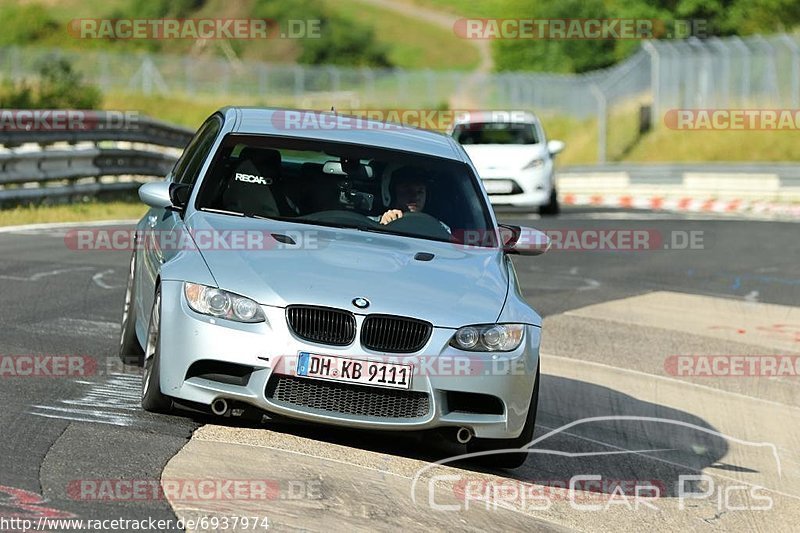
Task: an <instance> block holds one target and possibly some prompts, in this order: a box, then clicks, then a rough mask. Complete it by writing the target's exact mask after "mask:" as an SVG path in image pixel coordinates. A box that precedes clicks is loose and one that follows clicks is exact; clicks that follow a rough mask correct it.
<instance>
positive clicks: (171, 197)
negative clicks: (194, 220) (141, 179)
mask: <svg viewBox="0 0 800 533" xmlns="http://www.w3.org/2000/svg"><path fill="white" fill-rule="evenodd" d="M191 193H192V188H191V186H190V185H187V184H184V183H170V182H168V181H158V182H155V183H145V184H144V185H142V186H141V187H139V199H140V200H141V201H142V202H144V203H145V204H147V205H149V206H150V207H156V208H162V209H172V210H175V211H183V210H184V209H185V208H186V205H187V204H188V203H189V196H190V195H191Z"/></svg>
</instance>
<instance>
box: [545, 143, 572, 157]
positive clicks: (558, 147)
mask: <svg viewBox="0 0 800 533" xmlns="http://www.w3.org/2000/svg"><path fill="white" fill-rule="evenodd" d="M566 147H567V144H566V143H565V142H564V141H555V140H553V141H548V142H547V151H548V152H550V155H556V154H560V153H561V152H562V151H563V150H564V148H566Z"/></svg>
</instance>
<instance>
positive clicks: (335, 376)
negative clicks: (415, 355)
mask: <svg viewBox="0 0 800 533" xmlns="http://www.w3.org/2000/svg"><path fill="white" fill-rule="evenodd" d="M413 370H414V367H413V365H403V364H396V363H381V362H376V361H363V360H360V359H350V358H347V357H334V356H330V355H319V354H315V353H309V352H300V356H299V357H298V359H297V375H298V376H302V377H306V378H316V379H324V380H328V381H341V382H345V383H359V384H362V385H375V386H378V387H391V388H394V389H408V388H409V387H411V374H412V372H413Z"/></svg>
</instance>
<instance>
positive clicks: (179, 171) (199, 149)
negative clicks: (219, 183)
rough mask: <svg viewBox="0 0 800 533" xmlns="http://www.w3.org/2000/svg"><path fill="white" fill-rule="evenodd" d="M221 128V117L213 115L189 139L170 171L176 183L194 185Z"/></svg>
mask: <svg viewBox="0 0 800 533" xmlns="http://www.w3.org/2000/svg"><path fill="white" fill-rule="evenodd" d="M221 129H222V119H221V118H220V117H219V116H218V115H213V116H212V117H211V118H209V119H208V120H207V121H206V122H205V124H203V125H202V126H201V127H200V129H199V130H198V131H197V134H195V136H194V137H193V138H192V140H191V141H189V145H188V146H187V147H186V150H184V152H183V156H182V157H181V158H180V160H178V162H177V163H176V164H175V168H174V169H173V171H172V181H174V182H176V183H186V184H188V185H194V182H195V181H197V177H198V174H199V172H200V168H201V167H202V166H203V161H205V160H206V157H208V154H209V152H211V147H212V146H213V145H214V139H216V138H217V134H218V133H219V131H220V130H221Z"/></svg>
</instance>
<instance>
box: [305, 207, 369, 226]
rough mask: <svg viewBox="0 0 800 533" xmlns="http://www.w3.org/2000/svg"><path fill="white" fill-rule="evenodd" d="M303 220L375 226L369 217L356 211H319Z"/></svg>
mask: <svg viewBox="0 0 800 533" xmlns="http://www.w3.org/2000/svg"><path fill="white" fill-rule="evenodd" d="M302 218H303V220H309V221H312V222H328V223H333V224H348V223H354V224H358V225H363V224H368V225H374V224H375V222H373V221H372V220H371V219H370V218H369V217H367V216H366V215H362V214H361V213H356V212H354V211H343V210H332V211H319V212H317V213H312V214H310V215H306V216H304V217H302Z"/></svg>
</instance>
